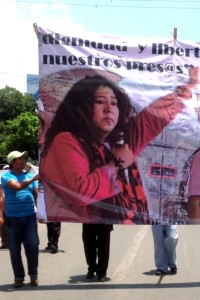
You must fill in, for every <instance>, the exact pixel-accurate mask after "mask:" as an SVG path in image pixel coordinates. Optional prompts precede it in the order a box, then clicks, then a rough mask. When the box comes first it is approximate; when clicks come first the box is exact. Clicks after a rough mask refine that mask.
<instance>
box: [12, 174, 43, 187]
mask: <svg viewBox="0 0 200 300" xmlns="http://www.w3.org/2000/svg"><path fill="white" fill-rule="evenodd" d="M39 179H40V175H39V174H37V175H35V176H34V177H32V178H30V179H27V180H25V181H21V182H19V181H17V180H14V179H11V180H9V181H8V182H7V184H6V186H7V187H8V188H10V189H12V190H16V191H21V190H24V189H26V188H27V187H28V186H29V185H30V184H31V183H32V182H33V181H35V180H39Z"/></svg>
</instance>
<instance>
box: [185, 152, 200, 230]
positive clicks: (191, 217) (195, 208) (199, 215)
mask: <svg viewBox="0 0 200 300" xmlns="http://www.w3.org/2000/svg"><path fill="white" fill-rule="evenodd" d="M199 169H200V149H198V150H197V151H195V153H194V155H193V157H192V163H191V169H190V178H189V187H188V203H187V206H188V223H189V224H200V184H199Z"/></svg>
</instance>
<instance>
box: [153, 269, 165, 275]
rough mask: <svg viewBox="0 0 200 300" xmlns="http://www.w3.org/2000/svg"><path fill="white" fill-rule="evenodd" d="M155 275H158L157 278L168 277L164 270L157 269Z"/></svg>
mask: <svg viewBox="0 0 200 300" xmlns="http://www.w3.org/2000/svg"><path fill="white" fill-rule="evenodd" d="M155 274H156V275H157V276H161V275H166V272H164V271H162V270H160V269H157V270H156V271H155Z"/></svg>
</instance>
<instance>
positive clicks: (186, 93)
mask: <svg viewBox="0 0 200 300" xmlns="http://www.w3.org/2000/svg"><path fill="white" fill-rule="evenodd" d="M191 89H192V85H190V84H186V85H180V86H177V88H176V89H175V91H174V92H175V95H176V97H178V98H182V99H191V97H192V93H191Z"/></svg>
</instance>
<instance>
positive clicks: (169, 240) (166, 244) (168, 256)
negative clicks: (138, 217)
mask: <svg viewBox="0 0 200 300" xmlns="http://www.w3.org/2000/svg"><path fill="white" fill-rule="evenodd" d="M151 229H152V234H153V242H154V260H155V265H156V268H157V269H156V271H155V274H156V275H157V276H161V275H166V274H167V272H168V268H170V271H171V274H173V275H175V274H176V273H177V271H178V269H177V261H176V247H177V243H178V234H177V225H169V224H168V225H160V224H155V225H152V226H151Z"/></svg>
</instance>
